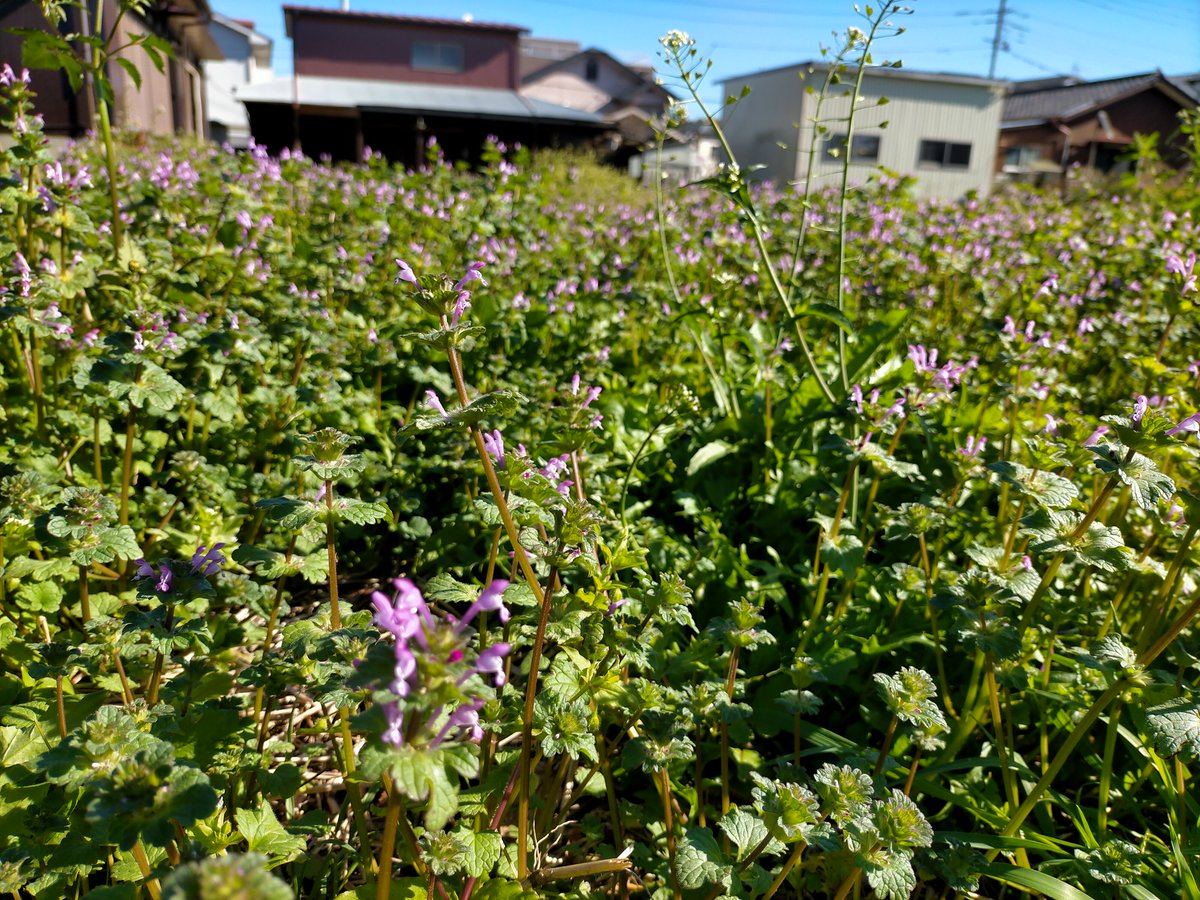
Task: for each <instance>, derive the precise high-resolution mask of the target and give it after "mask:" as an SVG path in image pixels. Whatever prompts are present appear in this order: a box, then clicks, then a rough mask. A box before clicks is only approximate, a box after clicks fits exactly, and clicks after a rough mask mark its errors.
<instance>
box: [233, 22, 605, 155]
mask: <svg viewBox="0 0 1200 900" xmlns="http://www.w3.org/2000/svg"><path fill="white" fill-rule="evenodd" d="M283 11H284V21H285V24H286V26H287V34H288V36H289V37H290V38H292V52H293V72H294V75H293V76H292V77H291V78H284V79H277V80H275V81H271V82H267V83H263V84H257V85H248V86H246V87H244V88H242V89H241V90H239V91H238V97H239V98H240V99H241V100H242V102H244V103H245V104H246V109H247V111H248V112H249V115H250V129H251V132H252V133H253V135H254V138H255V140H256V141H258V142H259V143H260V144H264V145H266V146H267V147H268V148H269V149H270V150H272V151H276V152H277V151H279V150H281V149H283V148H284V147H298V148H299V149H301V150H303V151H304V152H305V153H307V154H309V155H310V156H318V155H324V154H327V155H329V156H331V157H333V158H335V159H357V158H360V157H361V155H362V153H363V150H364V149H365V148H366V147H370V148H371V149H373V150H376V151H379V152H382V153H383V154H384V155H385V156H387V157H388V158H390V159H392V160H393V161H396V162H401V163H404V164H407V165H415V164H417V163H419V162H420V161H421V160H422V159H423V156H424V148H425V144H426V141H427V140H428V139H430V138H436V139H437V142H438V144H439V145H440V146H441V148H442V151H443V152H444V153H445V154H446V156H447V157H448V158H450V159H453V160H459V159H461V160H466V161H474V160H475V159H477V158H478V155H479V152H480V149H481V148H482V146H483V144H484V141H485V140H486V138H487V137H488V136H489V135H494V136H496V137H497V138H499V139H500V140H502V141H504V142H506V143H508V144H510V145H511V144H513V143H516V142H520V143H523V144H525V145H526V146H535V147H536V146H546V145H558V144H563V145H567V144H580V143H591V142H593V141H594V140H595V139H596V138H597V137H598V136H599V135H601V134H602V133H603V132H604V131H605V129H606V127H607V126H606V125H605V123H604V120H603V118H602V117H600V116H598V115H595V114H593V113H590V112H585V111H581V110H577V109H570V108H568V107H566V106H561V105H558V104H554V103H547V102H544V101H541V100H538V99H536V98H530V97H525V96H523V95H522V94H521V93H519V91H518V88H519V86H520V37H521V35H522V34H523V33H524V32H525V30H526V29H524V28H521V27H519V26H516V25H502V24H495V23H486V22H474V21H469V20H455V19H431V18H425V17H420V16H397V15H385V14H380V13H363V12H348V11H342V10H336V9H312V8H308V7H303V6H284V8H283Z"/></svg>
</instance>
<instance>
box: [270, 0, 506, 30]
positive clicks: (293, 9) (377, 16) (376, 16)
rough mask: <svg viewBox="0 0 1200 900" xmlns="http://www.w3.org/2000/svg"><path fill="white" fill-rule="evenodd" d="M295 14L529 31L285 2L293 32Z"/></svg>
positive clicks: (472, 22) (458, 20)
mask: <svg viewBox="0 0 1200 900" xmlns="http://www.w3.org/2000/svg"><path fill="white" fill-rule="evenodd" d="M293 14H299V15H305V16H326V17H330V18H353V19H368V20H374V21H379V22H395V23H398V24H404V25H430V26H435V27H437V28H469V29H471V30H473V31H508V32H512V33H513V34H524V33H526V32H528V31H529V29H528V28H524V27H522V26H520V25H506V24H503V23H501V22H476V21H473V20H470V19H437V18H432V17H429V16H399V15H395V14H392V13H376V12H357V11H346V12H343V11H342V10H340V9H323V8H319V7H315V6H293V5H292V4H288V3H285V4H284V6H283V17H284V20H285V22H286V23H287V27H288V34H289V36H290V34H291V18H292V15H293Z"/></svg>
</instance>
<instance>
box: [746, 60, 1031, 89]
mask: <svg viewBox="0 0 1200 900" xmlns="http://www.w3.org/2000/svg"><path fill="white" fill-rule="evenodd" d="M828 68H829V63H827V62H823V61H817V60H809V61H808V62H799V63H792V64H791V65H789V66H776V67H775V68H773V69H762V70H761V71H758V72H747V73H746V74H745V75H734V76H732V77H730V78H726V79H724V83H725V84H730V83H733V82H740V81H744V80H746V79H747V78H755V77H758V76H760V75H770V74H773V73H775V72H787V71H792V72H799V71H805V72H808V71H813V72H824V71H826V70H827V69H828ZM847 71H848V72H850V73H851V74H852V73H853V72H854V66H852V65H851V66H848V67H847ZM864 74H865V75H867V76H872V77H874V76H878V77H880V78H898V79H900V80H902V81H932V82H937V83H938V84H962V85H971V86H975V87H989V88H992V87H994V88H999V87H1005V86H1007V85H1008V82H1007V81H1001V80H997V79H994V78H980V77H979V76H978V75H959V74H957V73H955V72H917V71H914V70H913V69H904V68H899V69H897V68H893V67H892V66H867V68H866V70H865V72H864Z"/></svg>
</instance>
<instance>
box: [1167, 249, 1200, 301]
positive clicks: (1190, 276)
mask: <svg viewBox="0 0 1200 900" xmlns="http://www.w3.org/2000/svg"><path fill="white" fill-rule="evenodd" d="M1167 271H1168V272H1169V273H1171V274H1172V275H1178V276H1180V279H1179V280H1180V281H1182V282H1183V286H1182V287H1180V289H1179V293H1181V294H1186V293H1187V292H1188V291H1194V290H1196V279H1197V278H1198V277H1200V276H1197V275H1196V254H1195V253H1194V252H1193V253H1189V254H1188V256H1187V262H1184V261H1183V260H1182V259H1180V258H1179V257H1178V256H1176V255H1175V254H1173V253H1172V254H1168V256H1167Z"/></svg>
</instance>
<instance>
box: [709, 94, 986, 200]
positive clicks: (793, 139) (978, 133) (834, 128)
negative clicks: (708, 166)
mask: <svg viewBox="0 0 1200 900" xmlns="http://www.w3.org/2000/svg"><path fill="white" fill-rule="evenodd" d="M787 74H790V76H791V78H792V79H793V80H794V81H793V82H792V84H793V85H794V87H793V89H794V90H795V92H796V94H797V96H799V97H803V102H804V110H803V116H800V115H798V114H795V113H791V112H789V114H788V115H787V116H786V118H785V115H784V114H783V113H781V112H772V110H773V109H777V108H779V107H781V106H783V105H784V102H785V98H783V97H781V94H782V93H783V91H784V88H785V85H786V84H787V82H785V81H784V80H783V79H782V78H781V73H764V74H763V75H761V76H754V77H751V78H747V79H745V81H746V83H749V84H750V86H751V90H752V92H753V93H751V94H750V96H749V97H747V98H746V99H745V100H742V101H740V102H739V103H738V104H737V105H736V106H735V107H734V108H733V110H731V112H730V115H729V116H728V119H727V128H728V130H731V131H743V132H747V133H749V134H754V135H758V136H759V137H758V139H757V140H754V141H747V146H746V147H745V149H744V150H743V149H742V148H741V147H739V146H737V145H734V151H735V152H736V153H737V154H738V156H739V161H740V162H741V163H742V164H743V166H745V165H746V164H747V163H750V162H756V161H763V162H766V163H767V164H768V169H767V172H766V174H767V176H768V177H770V178H772V179H773V180H775V181H778V182H795V181H798V180H801V179H802V178H803V177H804V174H805V172H806V171H807V167H808V158H809V149H810V146H811V141H812V135H813V123H812V122H811V121H807V120H809V119H811V118H812V116H813V115H814V109H815V106H816V97H815V96H805V95H804V93H803V82H799V81H798V80H797V79H796V75H795V73H794V72H789V73H787ZM823 80H824V75H823V73H821V72H816V73H814V74H812V75H809V76H808V82H809V83H811V84H812V85H813V87H814V90H818V89H819V88H820V85H821V83H822V82H823ZM848 88H849V86H848V85H840V86H837V87H835V88H833V89H832V95H831V96H828V97H827V98H826V100H825V102H824V103H823V105H822V109H821V119H822V121H823V122H824V124H825V125H826V126H827V127H828V129H829V134H838V133H843V134H844V133H845V131H846V125H845V122H844V120H845V118H846V116H847V115H848V113H849V111H850V98H849V96H845V92H846V90H848ZM726 89H727V92H730V93H735V95H736V91H739V90H740V89H741V83H740V82H739V83H737V84H734V83H728V84H727V85H726ZM759 93H761V94H763V95H765V97H766V99H765V101H760V102H759V103H758V104H756V105H747V109H746V111H742V110H739V108H740V107H742V106H743V104H748V101H750V100H751V98H753V97H754V95H755V94H759ZM881 97H886V98H887V100H888V102H887V104H886V105H882V106H881V105H879V99H880V98H881ZM1002 102H1003V95H1002V94H1001V92H1000V90H999V88H998V87H993V86H989V85H976V84H956V83H950V82H942V81H936V80H913V79H905V78H896V77H888V76H878V75H876V76H872V75H870V74H868V75H867V76H865V77H864V79H863V87H862V93H861V98H860V103H859V108H858V112H857V113H856V116H855V125H854V130H855V133H857V134H871V135H877V136H878V137H879V140H880V145H879V158H878V160H877V161H875V162H869V163H868V162H863V163H858V162H853V163H851V166H850V180H851V182H853V183H862V182H864V181H866V180H867V178H869V177H870V176H872V175H873V174H877V172H878V167H879V166H883V167H885V168H887V169H890V170H892V171H893V172H896V173H898V174H900V175H911V176H913V177H914V178H916V181H917V183H916V188H915V192H916V194H917V195H918V196H922V197H943V198H946V199H955V198H958V197H961V196H962V195H963V194H965V193H967V192H968V191H978V192H980V193H986V192H987V191H988V190H989V188H990V186H991V181H992V172H993V170H994V166H995V158H996V141H997V135H998V134H999V127H1000V111H1001V106H1002ZM738 116H742V119H741V120H739V118H738ZM760 117H761V120H763V121H761V124H760ZM801 118H803V119H804V120H806V121H803V122H802V124H801V128H800V129H799V131H797V130H796V129H795V128H791V129H790V131H789V132H788V133H787V136H786V142H787V143H788V146H789V148H790V150H789V158H786V159H784V158H781V154H780V153H779V151H777V150H775V149H774V148H773V147H770V146H767V142H768V141H770V142H773V140H780V139H783V138H779V137H777V136H776V132H775V131H772V128H774V129H782V128H783V127H784V126H785V125H787V126H791V125H792V123H793V122H795V121H799V120H800V119H801ZM839 120H841V121H839ZM885 122H886V123H887V126H886V127H881V126H882V125H883V123H885ZM770 123H774V124H773V125H772V124H770ZM922 140H934V141H949V142H953V143H960V144H970V145H971V159H970V164H969V165H968V166H967V167H965V168H956V167H955V168H952V167H939V166H936V165H932V164H929V163H922V162H920V160H919V159H918V153H919V149H920V145H921V141H922ZM731 143H732V142H731ZM824 151H825V148H824V137H822V138H820V139H819V141H818V146H817V147H816V148H815V153H816V157H815V160H814V166H813V178H814V182H815V187H817V188H820V187H823V186H826V185H829V184H831V183H836V180H837V179H840V177H841V171H842V161H841V159H837V160H827V159H825V153H824Z"/></svg>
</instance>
